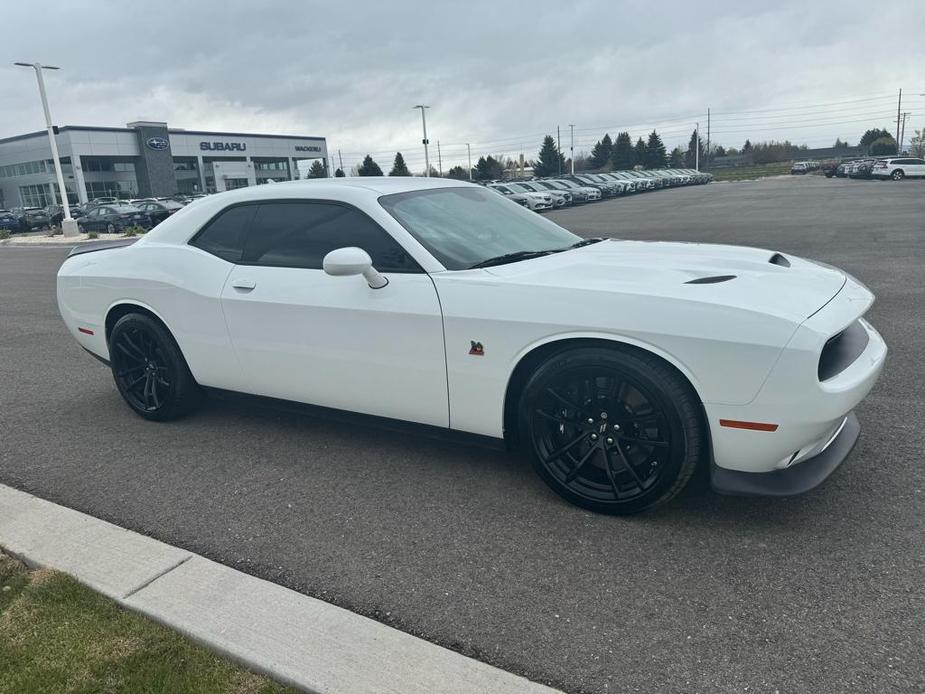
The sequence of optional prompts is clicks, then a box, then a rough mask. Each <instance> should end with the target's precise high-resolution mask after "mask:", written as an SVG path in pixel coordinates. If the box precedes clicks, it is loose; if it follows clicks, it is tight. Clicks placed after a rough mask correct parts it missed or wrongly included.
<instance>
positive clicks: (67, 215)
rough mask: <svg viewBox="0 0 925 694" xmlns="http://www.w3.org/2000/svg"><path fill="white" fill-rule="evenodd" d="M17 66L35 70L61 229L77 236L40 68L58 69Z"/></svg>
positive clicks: (66, 234) (42, 67)
mask: <svg viewBox="0 0 925 694" xmlns="http://www.w3.org/2000/svg"><path fill="white" fill-rule="evenodd" d="M13 64H14V65H18V66H19V67H31V68H32V69H33V70H35V79H36V80H37V81H38V83H39V96H41V97H42V109H43V110H44V111H45V124H46V125H47V126H48V142H49V143H50V144H51V158H52V160H53V161H54V165H55V177H56V178H57V179H58V192H59V193H60V194H61V209H62V210H63V211H64V219H62V220H61V231H62V232H63V233H64V235H65V236H77V234H78V233H79V230H78V228H77V222H75V221H74V219H73V218H72V217H71V206H70V205H69V204H68V199H67V189H66V188H65V187H64V174H63V173H62V172H61V157H59V156H58V143H57V141H56V140H55V128H54V126H53V125H52V124H51V111H49V110H48V97H46V96H45V80H44V79H43V77H42V70H60V69H61V68H58V67H55V66H54V65H42V64H41V63H13Z"/></svg>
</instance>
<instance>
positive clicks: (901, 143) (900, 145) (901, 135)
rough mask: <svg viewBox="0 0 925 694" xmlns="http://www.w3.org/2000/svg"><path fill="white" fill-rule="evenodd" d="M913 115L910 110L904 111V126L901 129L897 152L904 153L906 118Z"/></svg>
mask: <svg viewBox="0 0 925 694" xmlns="http://www.w3.org/2000/svg"><path fill="white" fill-rule="evenodd" d="M911 115H912V114H911V113H909V112H908V111H903V127H902V129H901V130H900V131H899V147H898V148H897V150H896V154H902V153H903V143H904V142H905V141H906V118H908V117H909V116H911Z"/></svg>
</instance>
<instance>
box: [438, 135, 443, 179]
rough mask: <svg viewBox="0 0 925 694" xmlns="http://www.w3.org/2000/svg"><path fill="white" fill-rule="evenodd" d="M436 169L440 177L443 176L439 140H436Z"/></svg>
mask: <svg viewBox="0 0 925 694" xmlns="http://www.w3.org/2000/svg"><path fill="white" fill-rule="evenodd" d="M437 171H439V172H440V178H443V157H442V156H440V140H437Z"/></svg>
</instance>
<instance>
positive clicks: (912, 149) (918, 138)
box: [909, 128, 925, 159]
mask: <svg viewBox="0 0 925 694" xmlns="http://www.w3.org/2000/svg"><path fill="white" fill-rule="evenodd" d="M909 154H911V155H912V156H913V157H918V158H919V159H923V158H925V128H922V129H921V130H916V131H915V135H913V136H912V139H911V140H909Z"/></svg>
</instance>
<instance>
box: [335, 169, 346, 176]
mask: <svg viewBox="0 0 925 694" xmlns="http://www.w3.org/2000/svg"><path fill="white" fill-rule="evenodd" d="M346 175H347V174H345V173H344V170H343V169H341V168H338V169H337V170H336V171H335V172H334V178H343V177H344V176H346Z"/></svg>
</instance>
